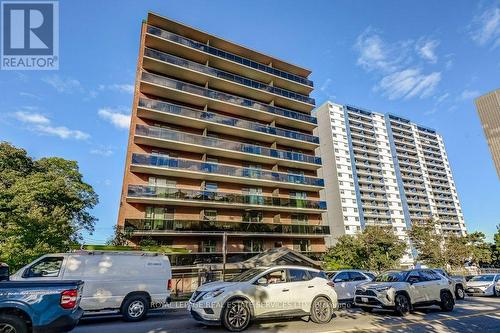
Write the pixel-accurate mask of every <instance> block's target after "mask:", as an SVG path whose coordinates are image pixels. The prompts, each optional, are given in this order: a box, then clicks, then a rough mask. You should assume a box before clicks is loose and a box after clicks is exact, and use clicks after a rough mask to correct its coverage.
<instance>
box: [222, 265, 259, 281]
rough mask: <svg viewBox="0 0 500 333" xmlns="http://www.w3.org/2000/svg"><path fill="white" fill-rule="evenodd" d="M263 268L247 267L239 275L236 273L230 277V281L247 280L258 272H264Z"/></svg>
mask: <svg viewBox="0 0 500 333" xmlns="http://www.w3.org/2000/svg"><path fill="white" fill-rule="evenodd" d="M264 271H265V269H262V268H252V269H249V270H248V271H246V272H243V273H241V274H240V275H236V276H235V277H234V278H232V279H231V280H230V281H231V282H244V281H249V280H251V279H253V278H254V277H256V276H257V275H259V274H260V273H262V272H264Z"/></svg>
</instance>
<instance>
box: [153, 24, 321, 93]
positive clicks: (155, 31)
mask: <svg viewBox="0 0 500 333" xmlns="http://www.w3.org/2000/svg"><path fill="white" fill-rule="evenodd" d="M147 32H148V33H150V34H152V35H155V36H158V37H161V38H164V39H168V40H171V41H173V42H175V43H179V44H182V45H185V46H187V47H190V48H193V49H196V50H199V51H202V52H205V53H208V54H212V55H215V56H217V57H220V58H224V59H227V60H230V61H233V62H237V63H239V64H242V65H245V66H249V67H252V68H255V69H258V70H260V71H263V72H266V73H269V74H271V75H275V76H279V77H282V78H284V79H287V80H290V81H294V82H298V83H300V84H303V85H307V86H310V87H312V86H313V82H312V81H310V80H308V79H306V78H304V77H301V76H299V75H295V74H291V73H288V72H285V71H282V70H279V69H277V68H273V67H270V66H266V65H263V64H260V63H258V62H255V61H252V60H250V59H246V58H243V57H240V56H238V55H235V54H232V53H229V52H226V51H223V50H220V49H217V48H215V47H212V46H208V45H206V44H203V43H200V42H196V41H194V40H192V39H189V38H185V37H182V36H179V35H176V34H174V33H171V32H168V31H165V30H162V29H159V28H156V27H152V26H148V28H147Z"/></svg>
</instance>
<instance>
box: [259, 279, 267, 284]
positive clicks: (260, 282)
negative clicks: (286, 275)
mask: <svg viewBox="0 0 500 333" xmlns="http://www.w3.org/2000/svg"><path fill="white" fill-rule="evenodd" d="M257 284H259V285H266V284H267V279H266V278H265V277H261V278H260V279H258V280H257Z"/></svg>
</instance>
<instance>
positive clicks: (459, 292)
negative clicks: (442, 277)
mask: <svg viewBox="0 0 500 333" xmlns="http://www.w3.org/2000/svg"><path fill="white" fill-rule="evenodd" d="M455 297H456V298H457V299H464V298H465V291H464V287H462V286H457V287H456V288H455Z"/></svg>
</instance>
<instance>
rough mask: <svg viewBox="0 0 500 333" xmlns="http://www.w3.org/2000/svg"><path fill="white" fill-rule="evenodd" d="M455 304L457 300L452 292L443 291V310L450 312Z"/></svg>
mask: <svg viewBox="0 0 500 333" xmlns="http://www.w3.org/2000/svg"><path fill="white" fill-rule="evenodd" d="M454 306H455V301H454V300H453V296H452V295H451V293H450V292H442V293H441V304H440V307H441V310H442V311H446V312H450V311H452V310H453V307H454Z"/></svg>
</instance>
